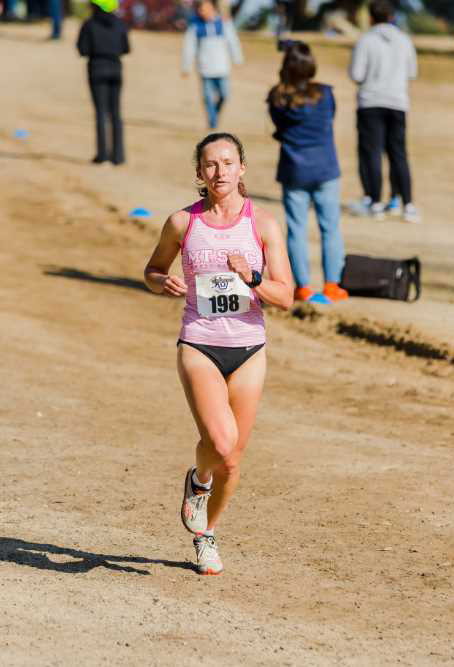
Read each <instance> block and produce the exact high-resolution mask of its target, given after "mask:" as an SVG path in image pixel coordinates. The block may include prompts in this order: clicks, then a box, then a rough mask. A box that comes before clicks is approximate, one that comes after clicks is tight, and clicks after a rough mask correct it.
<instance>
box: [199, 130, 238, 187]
mask: <svg viewBox="0 0 454 667" xmlns="http://www.w3.org/2000/svg"><path fill="white" fill-rule="evenodd" d="M221 140H222V141H228V142H229V143H231V144H233V145H234V146H235V148H236V149H237V151H238V155H239V156H240V162H241V164H246V155H245V153H244V146H243V144H242V143H241V141H240V140H239V139H238V137H237V136H236V135H235V134H230V132H213V133H212V134H208V135H207V136H206V137H205V138H204V139H202V141H199V143H198V144H197V146H196V147H195V151H194V163H195V167H196V170H197V178H198V179H199V172H200V166H201V161H202V153H203V149H204V148H205V146H208V144H212V143H213V142H215V141H221ZM197 190H198V192H199V195H200V196H201V197H207V196H208V188H207V186H206V185H205V184H203V185H202V183H200V179H199V182H198V183H197ZM238 192H239V193H240V195H241V196H242V197H247V190H246V186H245V185H244V183H243V181H242V180H241V179H240V182H239V183H238Z"/></svg>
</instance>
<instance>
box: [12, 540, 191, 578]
mask: <svg viewBox="0 0 454 667" xmlns="http://www.w3.org/2000/svg"><path fill="white" fill-rule="evenodd" d="M48 554H55V555H58V556H67V557H68V560H67V561H65V562H61V561H60V562H57V561H53V560H51V558H49V555H48ZM69 559H71V560H69ZM0 561H6V562H9V563H16V564H17V565H26V566H28V567H36V568H37V569H39V570H52V571H53V572H64V573H67V574H82V573H85V572H90V570H93V569H94V568H95V567H105V568H107V569H108V570H115V571H117V572H132V573H134V574H144V575H147V574H150V572H149V570H139V569H137V568H136V567H132V566H131V565H124V563H137V564H139V563H140V564H145V565H164V566H165V567H176V568H180V569H182V570H192V571H194V572H195V571H196V567H195V565H193V564H192V563H188V562H185V561H172V560H165V559H160V558H143V557H141V556H112V555H107V554H95V553H89V552H87V551H79V550H78V549H69V548H66V547H58V546H56V545H55V544H41V543H39V542H26V541H25V540H18V539H15V538H10V537H0Z"/></svg>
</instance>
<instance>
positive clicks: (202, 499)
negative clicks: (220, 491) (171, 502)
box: [191, 489, 211, 512]
mask: <svg viewBox="0 0 454 667" xmlns="http://www.w3.org/2000/svg"><path fill="white" fill-rule="evenodd" d="M210 496H211V489H209V490H208V491H207V492H206V493H194V494H193V496H192V501H191V505H192V506H193V508H194V510H195V511H196V512H201V511H203V509H204V507H205V505H206V503H207V502H208V498H209V497H210Z"/></svg>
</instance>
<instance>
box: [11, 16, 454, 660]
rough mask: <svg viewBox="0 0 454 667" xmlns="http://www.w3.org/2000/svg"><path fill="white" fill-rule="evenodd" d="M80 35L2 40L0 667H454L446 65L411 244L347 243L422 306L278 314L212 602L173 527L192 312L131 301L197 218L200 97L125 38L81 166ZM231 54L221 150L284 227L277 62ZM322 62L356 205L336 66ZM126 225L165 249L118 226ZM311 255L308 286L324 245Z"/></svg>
mask: <svg viewBox="0 0 454 667" xmlns="http://www.w3.org/2000/svg"><path fill="white" fill-rule="evenodd" d="M75 32H76V24H74V23H70V22H68V24H67V25H66V30H65V38H64V40H63V41H62V42H61V43H49V42H47V43H45V42H44V37H45V36H46V35H47V28H46V27H45V26H33V27H30V26H23V27H21V26H8V27H2V29H1V32H0V58H1V62H2V63H3V65H4V66H3V67H2V68H1V70H0V90H1V91H2V93H1V136H0V142H1V143H0V196H1V210H0V222H1V225H0V239H1V243H0V253H1V259H2V267H3V270H2V281H1V284H0V293H1V323H2V326H1V330H0V334H1V346H2V364H1V367H0V372H1V383H2V398H1V402H0V415H1V443H0V444H1V453H2V494H1V498H0V500H1V513H0V517H1V533H0V558H1V559H2V563H1V566H0V571H1V579H0V601H1V608H0V618H1V620H0V630H1V632H0V663H1V664H2V665H5V666H8V667H9V666H14V667H16V666H21V667H22V666H27V665H46V666H47V665H49V666H50V665H55V666H57V665H58V666H60V665H65V666H75V665H78V666H79V665H84V666H85V665H87V666H91V665H96V666H97V665H103V664H106V665H122V666H123V665H133V666H136V665H137V666H142V665H153V666H154V665H159V666H161V665H163V666H167V665H169V666H171V665H172V666H173V665H177V664H183V665H189V666H191V665H225V666H227V665H228V666H231V665H248V666H249V665H251V666H255V665H257V666H258V665H266V666H268V665H269V666H271V665H276V666H277V665H280V666H281V665H285V666H292V667H293V666H300V665H310V666H312V665H323V666H327V665H355V666H361V667H362V666H366V665H367V666H377V667H378V666H380V667H381V666H382V665H398V664H399V665H411V666H413V665H418V666H419V665H450V664H453V663H454V639H453V637H454V603H453V565H454V546H453V525H454V524H453V509H454V500H453V493H452V492H453V484H452V445H453V436H454V419H453V416H452V406H453V400H454V384H453V378H454V370H453V369H454V366H453V364H452V355H453V346H452V331H453V326H454V288H453V285H454V263H453V260H452V258H453V252H454V234H453V223H452V218H451V216H452V173H453V171H454V151H453V150H452V147H453V140H452V118H451V117H450V114H449V113H448V109H449V108H452V105H453V103H454V84H453V83H452V82H453V80H454V79H453V76H452V75H453V72H454V64H453V61H452V60H450V59H449V58H443V57H439V58H436V57H435V56H426V57H424V58H423V59H422V60H421V71H422V76H421V79H420V80H419V81H418V82H416V83H415V85H414V87H413V100H414V108H413V112H412V114H411V119H410V131H409V140H410V150H411V155H412V164H413V170H414V178H415V191H416V200H417V203H418V204H419V205H420V206H421V208H422V210H423V213H424V224H423V225H421V226H418V227H416V226H407V225H404V224H402V223H399V222H389V221H388V222H385V223H372V222H370V221H367V220H362V221H358V220H353V219H349V218H348V217H347V216H345V219H344V220H343V227H344V233H345V239H346V244H347V248H348V250H349V251H350V252H352V251H361V252H363V251H368V252H371V253H372V254H376V255H377V254H379V255H388V254H391V255H392V256H397V257H406V256H411V255H413V254H415V253H416V254H418V255H419V256H420V257H421V259H422V261H423V265H424V292H423V298H422V300H421V301H420V302H418V303H417V304H403V303H394V302H387V301H367V300H351V302H350V303H349V304H348V305H347V304H344V305H342V306H337V307H335V308H332V309H330V310H329V311H319V312H317V311H315V310H311V309H306V310H304V311H302V312H300V316H301V318H302V319H300V318H298V317H294V316H292V314H280V313H277V312H273V311H272V310H268V311H267V327H268V336H269V346H268V358H269V373H268V379H267V384H266V390H265V393H264V397H263V401H262V404H261V410H260V414H259V418H258V420H257V426H256V429H255V431H254V435H253V438H252V440H251V443H250V447H249V449H248V451H247V453H246V456H245V459H244V466H243V476H242V483H241V485H240V488H239V491H238V494H237V495H236V497H235V498H234V500H233V502H232V504H231V507H230V508H229V511H228V512H227V513H226V515H225V518H224V520H223V522H222V524H221V526H220V528H219V533H218V535H219V542H220V546H221V554H222V557H223V559H224V562H225V566H226V571H225V573H224V574H223V575H222V576H220V577H217V578H214V577H211V578H203V577H199V576H197V574H196V573H195V572H194V567H193V550H192V544H191V540H190V538H188V535H187V533H186V532H185V531H184V530H183V529H182V527H181V525H180V522H179V504H180V493H181V487H182V481H183V477H184V473H185V470H186V469H187V467H188V465H189V464H190V463H191V462H192V457H193V453H192V452H193V445H194V443H195V439H196V433H195V429H194V426H193V423H192V420H191V417H190V415H189V411H188V409H187V407H186V404H185V401H184V397H183V393H182V391H181V389H180V387H179V384H178V380H177V376H176V372H175V339H176V336H177V333H178V326H179V318H180V313H181V304H180V303H177V302H170V301H167V300H165V299H162V298H156V297H153V296H151V295H150V294H149V293H148V292H147V291H146V290H145V289H144V287H143V284H142V282H141V274H142V269H143V266H144V264H145V262H146V259H147V257H148V256H149V254H150V251H151V249H152V247H153V244H154V242H155V240H156V234H157V229H158V228H159V226H160V225H161V224H162V222H163V220H164V217H165V215H167V214H168V213H169V212H170V211H171V210H175V209H176V208H178V207H180V206H182V205H185V204H187V203H188V202H190V201H192V200H194V199H195V195H194V187H193V179H194V175H193V169H192V165H191V159H190V157H191V152H192V149H193V146H194V144H195V142H196V141H197V140H198V139H199V138H200V137H201V136H203V134H204V132H205V127H204V119H203V117H202V115H201V109H200V102H199V99H198V96H197V94H196V93H197V81H196V79H195V78H194V79H191V80H189V81H182V80H180V79H179V77H178V75H177V66H178V58H179V45H180V39H181V38H180V37H179V36H175V35H156V34H134V35H133V36H132V39H133V46H134V52H133V54H132V55H131V56H130V57H129V58H128V59H127V62H126V63H125V73H126V82H127V84H126V87H125V94H124V115H125V121H126V139H127V147H128V158H129V159H128V164H127V166H125V167H122V168H113V167H111V166H110V165H106V166H103V167H100V168H98V167H95V166H92V165H90V164H88V160H89V158H90V157H91V156H92V153H93V136H92V135H93V121H92V110H91V106H90V101H89V97H88V91H87V88H86V86H85V80H84V76H85V72H84V65H83V63H82V62H81V61H80V60H79V59H78V58H77V57H76V55H75V53H74V48H73V42H74V38H75ZM245 50H246V55H247V65H245V66H244V67H243V68H242V70H241V71H238V73H237V74H236V76H235V79H234V88H233V99H232V102H231V103H230V105H229V107H228V108H227V110H226V114H225V117H224V120H223V127H224V128H225V129H233V130H235V131H236V132H237V133H238V134H239V135H240V136H241V137H242V138H243V140H244V142H245V144H246V148H247V152H248V160H249V176H248V180H247V182H248V186H249V189H250V192H251V194H252V195H254V196H255V198H256V201H258V202H260V203H262V204H263V205H265V206H268V207H269V208H270V210H272V211H274V212H275V213H276V215H277V217H278V219H279V220H280V221H283V215H282V211H281V208H280V205H279V189H278V187H277V185H276V184H275V183H274V181H273V173H274V165H275V160H276V155H277V146H276V145H274V144H273V142H272V141H271V140H270V136H269V135H270V130H271V127H270V124H269V122H268V121H267V119H266V115H265V112H264V106H263V99H264V97H265V95H266V91H267V89H268V87H269V86H270V84H271V83H272V82H273V81H274V77H275V71H276V70H277V68H278V63H279V57H278V56H277V54H276V53H275V51H274V47H273V46H272V45H271V44H266V43H262V42H257V41H254V40H250V41H249V42H246V43H245ZM317 56H318V58H319V61H320V64H321V66H320V79H322V80H324V81H327V82H331V83H334V84H335V87H336V88H335V89H336V95H337V98H338V105H339V113H338V118H337V126H336V133H337V140H338V145H339V151H340V156H341V161H342V167H343V173H344V178H343V190H344V200H345V201H348V200H349V199H351V198H353V197H354V196H356V195H357V194H358V191H359V188H358V184H357V177H356V166H355V153H354V146H355V137H354V115H353V111H354V89H353V87H352V86H351V85H350V84H349V82H348V80H347V78H346V75H345V65H346V62H347V59H348V51H347V50H346V49H338V50H337V49H333V48H330V49H323V48H321V47H318V48H317ZM451 116H452V114H451ZM18 128H25V129H27V130H28V131H29V132H30V135H29V138H28V139H27V140H22V141H20V140H17V139H14V138H13V133H14V131H15V129H18ZM139 205H143V206H147V207H149V208H150V209H151V210H152V211H153V213H154V216H153V219H152V223H149V224H147V225H145V226H143V225H139V224H135V223H133V222H131V221H129V220H128V218H127V213H128V211H129V210H130V209H131V208H133V207H135V206H139ZM311 241H312V243H311V248H312V252H313V259H314V262H313V264H314V272H315V273H314V280H315V282H316V283H317V282H319V281H320V273H319V270H318V267H317V265H318V256H319V248H318V242H317V231H316V228H315V225H313V226H312V229H311ZM342 332H343V333H344V334H347V335H343V333H342ZM373 341H375V343H374V342H373ZM377 343H380V344H377ZM396 347H403V348H404V351H397V350H396ZM405 350H406V352H407V353H405ZM437 354H438V356H443V355H444V357H445V360H436V359H435V358H431V357H436V356H437ZM415 355H416V356H415ZM449 360H451V363H450V361H449Z"/></svg>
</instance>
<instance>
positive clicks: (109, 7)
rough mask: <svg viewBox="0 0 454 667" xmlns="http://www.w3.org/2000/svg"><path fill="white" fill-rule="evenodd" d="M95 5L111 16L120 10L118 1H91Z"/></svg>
mask: <svg viewBox="0 0 454 667" xmlns="http://www.w3.org/2000/svg"><path fill="white" fill-rule="evenodd" d="M91 1H92V3H93V4H94V5H98V7H101V9H102V10H103V11H104V12H107V13H109V14H110V12H115V11H116V10H117V9H118V0H91Z"/></svg>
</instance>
